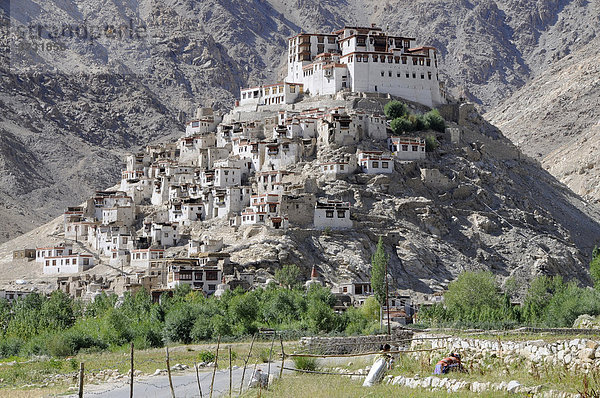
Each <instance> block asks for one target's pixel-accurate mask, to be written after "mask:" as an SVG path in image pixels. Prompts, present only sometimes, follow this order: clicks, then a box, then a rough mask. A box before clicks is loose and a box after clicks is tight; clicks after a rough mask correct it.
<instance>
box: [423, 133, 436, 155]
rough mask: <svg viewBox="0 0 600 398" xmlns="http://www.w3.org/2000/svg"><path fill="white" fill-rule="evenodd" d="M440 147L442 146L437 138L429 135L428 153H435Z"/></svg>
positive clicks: (427, 139)
mask: <svg viewBox="0 0 600 398" xmlns="http://www.w3.org/2000/svg"><path fill="white" fill-rule="evenodd" d="M439 146H440V143H439V142H438V140H437V138H435V136H434V135H428V136H427V138H425V151H426V152H433V151H435V150H436V149H437V148H438V147H439Z"/></svg>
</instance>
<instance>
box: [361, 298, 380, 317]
mask: <svg viewBox="0 0 600 398" xmlns="http://www.w3.org/2000/svg"><path fill="white" fill-rule="evenodd" d="M380 308H381V306H380V305H379V302H378V301H377V299H376V298H375V297H368V298H367V299H366V300H365V303H364V304H363V305H362V307H360V312H361V314H362V316H363V317H365V319H366V320H368V321H379V312H380Z"/></svg>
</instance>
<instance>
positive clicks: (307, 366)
mask: <svg viewBox="0 0 600 398" xmlns="http://www.w3.org/2000/svg"><path fill="white" fill-rule="evenodd" d="M294 366H295V367H296V369H300V370H310V371H313V370H317V368H318V367H319V366H318V362H317V359H316V358H308V357H294Z"/></svg>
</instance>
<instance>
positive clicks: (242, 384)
mask: <svg viewBox="0 0 600 398" xmlns="http://www.w3.org/2000/svg"><path fill="white" fill-rule="evenodd" d="M254 340H256V333H255V334H254V336H252V342H251V343H250V351H248V356H247V357H246V360H245V361H244V370H243V371H242V381H241V382H240V395H241V394H242V391H243V390H244V376H246V366H247V365H248V361H250V355H252V347H253V346H254Z"/></svg>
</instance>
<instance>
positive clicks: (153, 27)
mask: <svg viewBox="0 0 600 398" xmlns="http://www.w3.org/2000/svg"><path fill="white" fill-rule="evenodd" d="M0 14H2V18H1V19H0V20H1V21H2V24H1V25H0V26H1V28H2V29H3V32H5V33H6V34H3V35H1V38H0V47H2V49H3V51H0V68H1V69H2V73H1V78H0V110H1V111H0V134H1V135H2V145H1V146H0V167H2V170H3V171H4V172H3V173H2V174H3V177H2V184H1V185H0V201H1V203H0V219H2V220H3V222H2V224H0V231H2V232H0V241H3V240H6V239H8V238H9V237H13V236H16V235H17V234H19V233H21V232H24V231H27V230H29V229H30V228H32V227H33V226H34V225H36V224H37V223H38V222H41V221H46V220H49V219H50V218H51V217H52V216H55V215H57V214H59V212H60V210H61V209H62V208H64V206H65V205H66V204H72V203H78V202H80V201H81V200H82V199H83V198H84V197H85V196H87V195H89V194H90V193H91V191H92V190H93V189H94V187H102V186H109V185H113V184H114V183H115V182H116V181H117V180H118V178H119V169H120V168H121V167H120V160H119V158H118V156H119V155H120V154H121V153H123V152H124V151H128V150H132V149H135V148H137V147H139V146H140V145H143V144H145V143H147V142H149V141H154V140H161V139H167V138H168V137H172V136H173V134H175V133H176V132H177V131H180V129H181V128H182V124H181V123H182V122H183V121H185V120H186V118H187V117H188V116H189V115H190V113H191V110H192V108H193V106H194V105H197V104H204V105H206V106H211V105H212V106H214V107H216V108H221V109H226V108H228V107H230V106H231V105H232V103H233V101H234V99H235V98H236V97H237V95H238V90H239V88H240V87H241V86H246V85H251V84H256V83H260V82H264V81H270V80H276V79H278V78H281V77H282V76H283V66H284V63H285V51H286V38H287V37H289V36H292V35H294V34H296V33H298V32H300V31H331V30H332V29H334V28H337V27H340V26H342V25H344V24H349V25H368V24H371V23H376V24H377V25H378V26H381V27H383V28H387V29H389V30H390V31H395V32H398V33H402V34H407V35H410V36H413V37H416V38H417V42H418V43H428V44H431V45H434V46H436V47H438V48H439V49H440V51H441V53H442V56H443V59H444V62H443V63H442V70H443V71H444V73H443V75H444V79H445V80H446V81H447V83H448V87H449V88H450V89H451V91H453V92H454V93H455V94H457V95H462V96H465V97H467V98H469V99H471V100H473V101H475V102H477V103H480V104H481V105H482V106H484V107H488V108H489V107H492V106H494V105H495V104H497V103H498V102H499V101H501V100H502V99H504V98H506V97H507V96H508V95H510V94H511V93H512V92H514V91H515V90H517V89H518V88H519V87H522V86H523V85H524V84H525V83H526V82H527V81H528V80H529V79H531V78H533V77H535V76H538V75H540V74H541V73H543V72H544V71H545V70H547V69H548V67H549V65H550V64H551V63H552V62H554V61H556V60H560V59H562V58H564V57H565V56H566V55H568V54H570V53H572V52H574V51H576V50H577V49H579V48H581V47H583V46H584V45H585V44H586V43H588V42H589V41H590V40H592V38H593V37H594V36H595V34H596V30H597V29H598V25H597V23H596V21H597V19H598V15H600V10H599V8H598V5H597V3H596V2H587V1H581V0H573V1H567V0H562V1H561V0H552V1H543V0H536V1H531V0H504V1H499V0H497V1H492V0H485V1H466V0H450V1H442V0H434V1H430V0H427V1H426V0H418V1H412V0H392V1H388V2H381V1H380V0H375V1H371V0H360V1H359V0H348V1H344V2H339V1H316V0H308V1H297V0H289V1H288V0H251V1H232V0H207V1H193V0H182V1H178V2H158V1H153V0H135V1H128V2H121V1H115V0H111V1H95V0H92V1H90V0H86V1H80V0H67V1H41V0H32V1H27V2H20V1H16V0H12V1H9V2H4V3H3V4H2V5H1V6H0ZM84 21H85V22H84ZM107 24H108V25H111V26H113V27H115V28H116V29H113V30H111V32H113V33H112V34H111V35H110V36H107V35H106V34H104V36H103V37H99V38H96V39H94V40H91V39H88V38H83V39H81V38H77V37H73V38H70V37H64V35H62V32H63V31H62V30H61V29H62V28H64V26H65V25H66V26H71V27H73V31H75V29H76V28H78V27H82V26H83V27H85V28H86V29H88V30H89V32H96V33H97V34H98V32H103V31H102V29H103V28H106V26H105V25H107ZM40 26H41V30H38V27H40ZM120 26H121V27H122V26H125V27H127V29H130V28H131V29H135V31H136V32H138V36H139V37H138V36H134V37H133V38H132V37H128V36H127V33H128V32H130V31H129V30H127V29H125V30H124V32H125V33H123V35H122V36H118V35H117V34H116V33H114V30H117V31H118V27H120ZM23 27H25V33H23V32H22V30H23V29H21V30H20V31H18V29H19V28H23ZM29 27H33V29H32V30H29ZM57 28H58V29H59V30H58V32H60V34H61V35H62V36H61V37H60V39H59V40H54V41H51V42H53V43H59V44H60V49H58V50H57V49H56V48H54V47H53V48H51V49H48V48H47V47H43V48H41V47H37V48H34V47H32V44H34V43H38V42H44V43H46V44H47V43H48V42H49V41H48V40H46V41H43V40H42V41H38V40H37V39H35V36H36V35H41V36H43V37H48V32H50V33H51V32H54V31H55V29H57ZM19 32H21V33H19ZM67 32H69V31H67ZM9 33H10V34H9ZM17 33H19V34H17ZM90 34H91V33H90ZM32 35H33V36H34V38H32V37H31V36H32ZM74 36H75V35H74ZM101 36H102V35H101ZM4 220H6V221H4ZM32 221H33V223H32Z"/></svg>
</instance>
